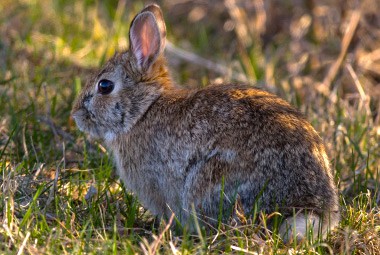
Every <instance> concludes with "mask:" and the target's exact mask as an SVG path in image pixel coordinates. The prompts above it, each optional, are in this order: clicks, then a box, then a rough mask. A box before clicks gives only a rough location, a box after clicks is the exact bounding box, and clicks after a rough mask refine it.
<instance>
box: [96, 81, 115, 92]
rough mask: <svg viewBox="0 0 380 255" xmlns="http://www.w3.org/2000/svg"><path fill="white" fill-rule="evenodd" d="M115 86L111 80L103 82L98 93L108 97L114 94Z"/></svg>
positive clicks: (100, 83)
mask: <svg viewBox="0 0 380 255" xmlns="http://www.w3.org/2000/svg"><path fill="white" fill-rule="evenodd" d="M114 87H115V85H114V84H113V82H112V81H110V80H101V81H99V83H98V92H99V93H100V94H102V95H107V94H109V93H111V92H112V90H113V88H114Z"/></svg>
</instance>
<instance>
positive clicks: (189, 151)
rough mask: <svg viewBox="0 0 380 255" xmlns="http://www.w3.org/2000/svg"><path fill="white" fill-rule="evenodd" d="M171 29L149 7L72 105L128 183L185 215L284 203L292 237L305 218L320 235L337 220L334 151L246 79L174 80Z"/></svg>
mask: <svg viewBox="0 0 380 255" xmlns="http://www.w3.org/2000/svg"><path fill="white" fill-rule="evenodd" d="M165 36H166V28H165V23H164V19H163V16H162V13H161V10H160V8H159V7H158V6H157V5H149V6H147V7H146V8H145V9H143V10H142V11H141V12H140V13H139V14H137V16H136V17H135V18H134V19H133V21H132V23H131V27H130V32H129V40H130V46H129V50H127V51H126V52H122V53H117V54H116V55H115V56H114V57H112V58H111V59H110V60H109V61H108V62H107V63H106V64H105V65H104V67H103V68H102V69H101V70H100V71H99V72H98V73H97V74H96V75H94V76H93V77H92V78H91V79H90V80H89V82H88V83H87V85H86V87H85V88H84V89H83V91H82V92H81V94H80V96H79V98H78V99H77V101H76V103H75V106H74V108H73V111H72V116H73V117H74V119H75V121H76V123H77V125H78V127H79V128H80V129H81V130H82V131H84V132H87V133H89V134H90V135H91V136H93V137H95V138H100V139H103V140H104V143H105V144H106V146H107V148H108V149H110V150H111V151H112V153H113V155H114V157H115V162H116V166H117V172H118V174H119V176H120V178H121V179H122V180H123V182H124V183H125V186H126V187H127V188H128V189H129V190H131V191H133V192H134V193H135V194H136V195H137V196H138V198H139V200H140V201H141V203H142V204H143V205H144V206H145V207H146V208H148V209H149V210H150V211H151V212H153V213H154V214H157V215H162V216H166V217H169V216H170V215H171V214H172V212H174V213H175V214H176V216H177V218H178V219H179V221H180V222H182V223H183V224H187V223H188V220H189V219H190V217H189V215H190V214H191V212H193V211H192V208H195V211H196V212H197V213H198V214H199V215H202V216H205V218H210V219H218V216H219V215H220V205H221V203H223V207H222V208H223V209H222V211H223V212H224V213H227V212H228V210H229V208H231V207H233V204H234V203H235V202H236V201H238V202H239V204H240V205H241V208H242V210H244V212H245V213H246V214H247V215H249V213H250V212H252V209H253V208H254V206H255V205H256V206H258V207H259V208H260V210H262V211H265V212H267V213H270V212H273V211H275V210H278V211H279V212H281V213H282V215H284V217H285V220H284V221H283V224H282V225H281V226H280V229H279V231H280V234H281V235H282V236H283V237H284V239H285V240H286V241H288V240H289V239H290V238H291V237H292V236H297V238H298V239H301V238H303V237H304V236H305V235H306V234H307V233H306V232H307V229H306V225H308V228H309V230H310V229H311V230H313V231H314V235H316V233H317V232H318V231H320V233H321V232H322V233H323V234H325V233H326V231H327V229H330V228H333V227H335V226H336V225H337V224H338V221H339V208H338V196H337V191H336V188H335V186H334V182H333V177H332V174H331V171H330V167H329V160H328V158H327V156H326V153H325V148H324V146H323V144H322V141H321V138H320V137H319V136H318V134H317V132H316V131H315V130H314V129H313V128H312V126H311V125H310V124H309V123H308V122H307V121H306V120H305V118H304V117H303V116H302V114H300V113H299V112H298V111H297V110H295V109H294V108H293V107H291V106H290V105H289V104H288V103H287V102H285V101H284V100H282V99H280V98H278V97H277V96H275V95H272V94H270V93H268V92H265V91H262V90H259V89H255V88H252V87H247V86H243V85H233V84H226V85H218V86H208V87H206V88H202V89H198V90H184V89H177V88H175V86H174V85H173V83H172V81H171V79H170V77H169V73H168V70H167V66H166V63H165V59H164V54H163V51H164V47H165ZM222 187H223V189H224V190H221V189H222ZM221 194H223V198H222V199H221ZM192 205H194V207H192ZM189 213H190V214H189ZM307 223H308V224H307Z"/></svg>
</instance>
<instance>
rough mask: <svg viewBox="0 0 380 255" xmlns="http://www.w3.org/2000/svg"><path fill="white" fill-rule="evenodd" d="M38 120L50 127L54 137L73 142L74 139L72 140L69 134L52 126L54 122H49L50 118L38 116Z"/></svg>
mask: <svg viewBox="0 0 380 255" xmlns="http://www.w3.org/2000/svg"><path fill="white" fill-rule="evenodd" d="M38 120H39V121H41V122H43V123H45V124H47V125H48V126H49V127H50V129H51V130H54V131H53V132H54V134H55V135H59V136H61V137H62V138H63V139H65V140H68V141H69V142H74V141H75V139H74V137H73V136H72V135H70V134H69V133H67V132H65V131H63V130H62V129H61V128H59V127H57V126H56V125H55V124H54V122H53V121H52V120H51V118H50V117H48V116H46V117H44V116H39V117H38Z"/></svg>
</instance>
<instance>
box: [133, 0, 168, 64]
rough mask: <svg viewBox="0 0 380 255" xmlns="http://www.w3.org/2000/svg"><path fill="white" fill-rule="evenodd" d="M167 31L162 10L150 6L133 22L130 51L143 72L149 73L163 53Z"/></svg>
mask: <svg viewBox="0 0 380 255" xmlns="http://www.w3.org/2000/svg"><path fill="white" fill-rule="evenodd" d="M165 36H166V29H165V23H164V20H163V17H162V13H161V10H160V8H159V7H158V6H156V5H150V6H148V7H146V8H145V9H144V10H142V11H141V12H140V13H139V14H138V15H137V16H136V17H135V18H134V20H133V21H132V24H131V27H130V29H129V41H130V51H131V52H132V54H133V55H134V56H135V59H136V61H137V65H138V67H139V68H140V70H141V71H147V70H148V69H149V68H150V67H151V65H152V64H153V63H154V62H155V61H156V59H157V57H158V56H159V55H160V54H161V53H162V52H163V50H164V47H165Z"/></svg>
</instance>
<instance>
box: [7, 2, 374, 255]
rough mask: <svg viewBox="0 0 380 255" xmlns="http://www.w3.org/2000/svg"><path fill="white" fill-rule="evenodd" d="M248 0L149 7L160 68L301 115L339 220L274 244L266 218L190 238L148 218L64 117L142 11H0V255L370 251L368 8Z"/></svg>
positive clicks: (71, 5) (136, 6) (103, 6)
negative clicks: (165, 44) (158, 17)
mask: <svg viewBox="0 0 380 255" xmlns="http://www.w3.org/2000/svg"><path fill="white" fill-rule="evenodd" d="M236 2H239V3H241V5H237V4H236ZM256 2H257V4H256V5H254V6H253V5H251V4H249V3H250V2H249V1H247V2H244V1H224V3H220V4H217V5H216V6H214V5H211V4H210V5H208V4H202V3H200V2H197V1H194V2H192V1H188V2H186V1H183V2H181V3H177V2H175V3H173V2H170V1H159V3H160V4H161V5H162V7H163V9H164V12H165V17H166V18H167V25H168V34H169V40H170V41H171V42H172V44H173V45H176V47H178V48H179V49H182V50H184V51H185V52H186V53H187V55H186V57H183V56H182V55H180V54H178V48H173V47H171V48H170V49H168V51H167V55H168V59H169V64H170V65H171V67H172V70H173V77H174V78H175V80H176V81H177V82H178V83H180V84H184V86H187V87H198V86H204V85H206V84H208V83H209V82H214V83H218V82H221V81H228V80H237V81H245V82H251V83H256V82H257V83H258V84H260V85H261V86H262V87H264V88H265V89H267V90H270V91H272V92H274V93H276V94H278V95H280V96H281V97H283V98H285V99H286V100H288V101H289V102H291V103H292V104H293V105H294V106H296V107H297V108H299V109H300V110H301V111H302V112H304V113H305V115H306V116H307V118H308V119H309V120H310V122H311V123H312V124H313V126H314V127H315V128H316V129H317V130H318V131H319V132H320V134H321V136H322V137H323V139H324V141H325V143H326V147H327V150H328V153H329V155H330V159H331V164H332V166H333V169H334V174H335V181H336V183H337V185H338V188H339V191H340V202H341V211H342V220H341V223H340V226H339V228H338V229H337V230H335V231H334V232H333V233H331V235H330V236H329V237H328V239H327V240H326V241H323V242H321V241H318V240H316V241H311V242H303V243H300V244H296V245H290V246H286V245H284V244H283V243H282V242H281V240H279V238H278V237H277V236H276V235H273V234H272V233H271V232H270V231H269V230H268V229H267V228H266V221H267V220H268V219H269V218H271V217H275V215H264V214H261V213H259V212H258V213H257V220H255V221H254V222H253V223H251V224H249V225H246V226H242V227H233V226H226V225H221V226H220V227H219V229H218V231H217V232H215V233H208V234H206V233H204V232H202V230H201V229H200V230H199V232H198V235H190V234H189V233H180V234H178V233H177V234H176V233H174V232H173V231H172V230H171V229H169V228H168V225H167V224H166V223H165V222H164V221H159V220H158V219H155V218H154V217H153V216H151V215H150V214H149V212H147V211H146V210H145V209H143V208H142V207H141V206H140V205H139V203H138V201H137V200H136V198H135V197H134V196H133V195H131V194H129V193H127V192H126V191H125V189H124V187H123V185H122V184H121V183H120V182H119V180H118V179H117V177H116V176H115V175H114V172H113V164H112V160H111V159H110V157H109V155H108V154H107V152H106V151H105V149H104V148H103V147H102V145H101V144H99V143H97V142H95V141H89V140H88V138H87V137H86V136H84V134H82V133H80V132H79V131H78V130H77V129H76V127H75V124H74V123H73V121H72V119H70V116H69V115H70V110H71V106H72V103H73V100H74V99H75V97H76V95H77V94H78V92H79V90H80V88H81V86H82V85H83V84H84V83H85V80H86V76H87V75H88V74H89V73H90V72H91V71H92V70H94V68H96V67H98V66H99V65H101V64H102V63H104V61H105V60H106V59H107V58H108V57H110V56H111V55H112V54H113V53H114V52H115V50H120V49H123V48H126V47H127V44H128V40H127V35H128V26H129V22H130V21H131V19H132V17H133V16H134V15H135V14H136V13H137V12H138V10H140V9H141V8H142V7H143V5H144V4H143V3H142V2H139V1H123V0H120V1H116V0H114V1H91V0H87V1H60V0H38V1H37V0H35V1H32V0H23V1H21V0H19V1H9V0H4V1H1V3H0V13H1V14H2V15H1V16H0V106H1V107H0V116H1V118H0V198H1V199H0V222H1V225H0V253H1V254H23V253H25V254H57V253H61V254H125V253H126V254H135V253H146V254H149V253H150V254H152V253H160V254H167V253H168V254H171V253H174V254H193V253H212V254H214V253H234V254H235V253H238V254H316V253H317V254H380V210H379V207H378V206H379V203H380V193H379V183H380V181H379V171H380V170H379V165H380V142H379V141H380V117H379V116H380V112H379V105H380V89H379V85H378V83H379V79H380V71H379V70H380V69H378V68H377V67H379V65H380V61H379V59H380V57H379V53H378V49H379V48H380V38H379V37H380V35H379V34H380V33H379V32H380V15H379V14H378V12H376V10H378V9H379V8H378V7H380V6H379V4H378V3H377V1H376V0H366V1H363V3H362V5H361V6H355V4H357V3H356V2H355V1H347V3H345V4H344V6H343V5H342V4H340V1H329V2H328V3H327V2H326V3H325V4H322V3H316V2H314V1H305V3H304V4H301V3H299V2H298V1H284V2H280V1H279V2H278V3H277V4H276V5H273V6H271V7H270V6H266V5H260V3H261V1H256ZM354 10H360V11H361V12H360V14H359V15H360V19H359V20H358V21H357V22H356V21H355V19H354V18H353V17H354V16H353V13H354ZM236 11H237V12H236ZM265 19H266V20H267V21H266V23H265V22H263V21H265ZM189 27H192V28H194V29H189ZM349 29H351V30H353V32H352V35H351V36H350V35H349V33H347V32H346V31H348V30H349ZM241 31H245V33H243V32H241ZM176 50H177V51H176ZM340 55H342V56H343V58H342V60H341V62H339V61H338V60H339V56H340ZM199 57H201V58H199ZM210 60H211V61H212V62H211V65H209V64H210ZM333 65H337V66H338V69H337V71H336V72H332V71H329V70H331V67H332V66H333ZM226 70H227V72H224V71H226ZM328 75H329V76H331V77H332V79H331V82H326V77H327V76H328Z"/></svg>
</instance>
